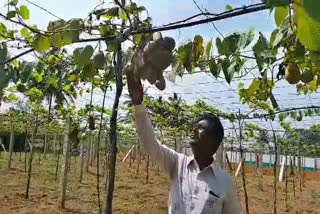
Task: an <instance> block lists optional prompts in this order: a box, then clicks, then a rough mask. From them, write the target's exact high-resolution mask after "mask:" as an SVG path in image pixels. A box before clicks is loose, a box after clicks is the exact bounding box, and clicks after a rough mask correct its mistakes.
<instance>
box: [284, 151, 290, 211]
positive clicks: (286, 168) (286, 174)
mask: <svg viewBox="0 0 320 214" xmlns="http://www.w3.org/2000/svg"><path fill="white" fill-rule="evenodd" d="M287 160H288V156H287V155H285V165H284V167H285V171H284V173H285V179H286V197H285V201H286V210H287V211H289V206H288V167H287V166H286V165H287Z"/></svg>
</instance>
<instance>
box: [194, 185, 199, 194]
mask: <svg viewBox="0 0 320 214" xmlns="http://www.w3.org/2000/svg"><path fill="white" fill-rule="evenodd" d="M198 193H199V187H197V186H196V188H195V190H194V194H195V195H197V194H198Z"/></svg>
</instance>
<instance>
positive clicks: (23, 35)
mask: <svg viewBox="0 0 320 214" xmlns="http://www.w3.org/2000/svg"><path fill="white" fill-rule="evenodd" d="M20 34H21V36H22V37H24V38H27V37H29V36H30V32H29V30H28V29H27V28H25V27H24V28H22V29H21V30H20Z"/></svg>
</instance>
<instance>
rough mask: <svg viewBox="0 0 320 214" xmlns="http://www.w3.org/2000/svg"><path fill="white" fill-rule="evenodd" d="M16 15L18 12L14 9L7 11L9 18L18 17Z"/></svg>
mask: <svg viewBox="0 0 320 214" xmlns="http://www.w3.org/2000/svg"><path fill="white" fill-rule="evenodd" d="M16 15H17V12H16V11H14V10H12V11H9V12H8V13H7V18H8V19H12V18H14V17H16Z"/></svg>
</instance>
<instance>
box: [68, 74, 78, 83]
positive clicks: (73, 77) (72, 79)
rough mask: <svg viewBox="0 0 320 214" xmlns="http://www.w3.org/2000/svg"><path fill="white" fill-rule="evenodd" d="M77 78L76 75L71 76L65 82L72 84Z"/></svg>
mask: <svg viewBox="0 0 320 214" xmlns="http://www.w3.org/2000/svg"><path fill="white" fill-rule="evenodd" d="M77 78H78V76H77V75H75V74H71V75H70V76H69V77H68V79H67V80H68V81H69V82H74V81H76V79H77Z"/></svg>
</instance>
